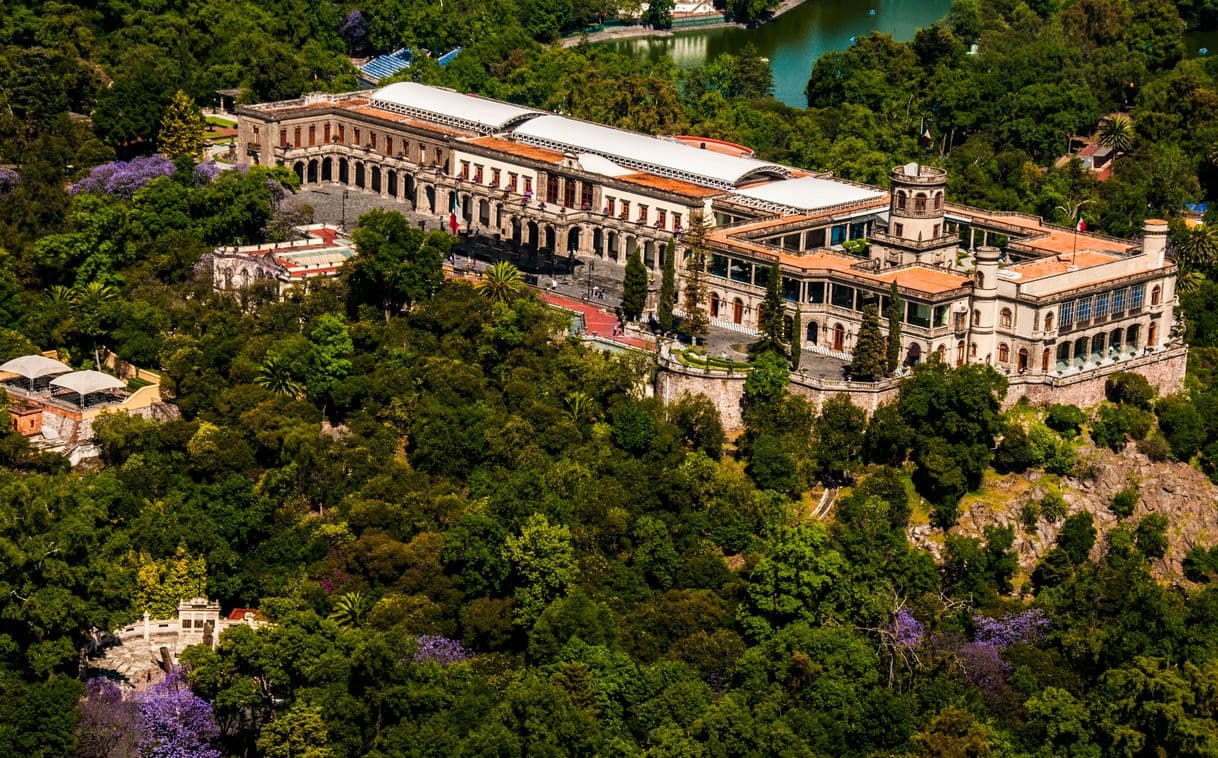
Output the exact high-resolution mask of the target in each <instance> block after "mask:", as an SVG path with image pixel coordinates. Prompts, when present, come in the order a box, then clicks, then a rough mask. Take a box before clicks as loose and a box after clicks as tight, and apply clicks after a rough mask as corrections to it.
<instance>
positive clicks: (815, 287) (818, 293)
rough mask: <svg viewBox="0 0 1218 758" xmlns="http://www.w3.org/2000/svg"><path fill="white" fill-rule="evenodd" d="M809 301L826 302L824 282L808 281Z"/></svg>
mask: <svg viewBox="0 0 1218 758" xmlns="http://www.w3.org/2000/svg"><path fill="white" fill-rule="evenodd" d="M808 302H809V303H823V302H825V283H824V282H808Z"/></svg>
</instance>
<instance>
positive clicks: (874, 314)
mask: <svg viewBox="0 0 1218 758" xmlns="http://www.w3.org/2000/svg"><path fill="white" fill-rule="evenodd" d="M887 365H888V361H887V355H886V354H885V350H884V335H883V334H881V333H880V309H879V308H878V307H876V304H875V303H868V304H867V306H866V307H864V308H863V325H862V326H861V327H859V336H858V339H856V340H855V342H854V354H853V356H852V359H851V361H850V378H851V379H854V380H856V381H860V382H874V381H875V380H877V379H880V378H882V377H883V376H884V374H885V373H886V372H885V371H884V368H885V366H887Z"/></svg>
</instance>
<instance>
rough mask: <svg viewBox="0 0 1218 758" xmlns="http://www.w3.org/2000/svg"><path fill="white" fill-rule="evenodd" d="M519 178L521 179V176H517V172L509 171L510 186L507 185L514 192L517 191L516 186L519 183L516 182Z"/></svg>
mask: <svg viewBox="0 0 1218 758" xmlns="http://www.w3.org/2000/svg"><path fill="white" fill-rule="evenodd" d="M518 179H519V177H517V176H516V175H515V174H513V173H511V172H509V173H508V186H507V188H508V189H509V190H511V191H512V192H515V191H516V187H517V186H518V185H517V184H516V181H517V180H518Z"/></svg>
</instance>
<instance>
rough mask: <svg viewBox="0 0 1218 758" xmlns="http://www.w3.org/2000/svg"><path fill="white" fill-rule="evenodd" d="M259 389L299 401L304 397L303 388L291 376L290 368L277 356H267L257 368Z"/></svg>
mask: <svg viewBox="0 0 1218 758" xmlns="http://www.w3.org/2000/svg"><path fill="white" fill-rule="evenodd" d="M256 381H257V383H258V386H259V387H263V388H265V389H268V390H270V391H271V392H273V393H275V394H276V395H287V396H288V397H291V398H295V399H297V400H299V399H300V398H302V397H304V394H305V386H304V384H302V383H301V382H300V381H299V380H298V379H297V378H296V377H295V376H293V374H292V367H291V366H290V365H289V364H288V362H287V361H285V360H283V359H282V358H280V357H279V356H277V355H268V356H267V357H266V360H264V361H263V362H262V365H261V366H259V367H258V378H257V380H256Z"/></svg>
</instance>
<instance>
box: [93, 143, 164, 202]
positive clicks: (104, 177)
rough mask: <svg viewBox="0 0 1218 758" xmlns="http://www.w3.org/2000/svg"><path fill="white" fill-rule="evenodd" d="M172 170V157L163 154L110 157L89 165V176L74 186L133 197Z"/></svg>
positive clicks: (106, 193) (126, 198)
mask: <svg viewBox="0 0 1218 758" xmlns="http://www.w3.org/2000/svg"><path fill="white" fill-rule="evenodd" d="M173 172H174V165H173V161H171V160H169V159H168V158H166V157H165V156H163V155H160V154H157V155H146V156H143V157H140V158H132V159H131V160H129V161H111V162H110V163H103V164H101V165H100V166H94V167H93V168H91V169H89V174H88V176H86V177H85V178H84V179H81V180H80V181H79V182H77V183H76V184H75V185H73V186H72V193H73V194H77V193H80V192H90V193H93V194H96V195H110V196H111V197H118V198H123V199H125V200H130V199H131V197H132V196H133V195H135V193H136V192H138V191H139V190H140V189H142V188H143V187H144V185H145V184H147V183H148V182H150V181H152V180H153V179H156V178H158V177H162V176H171V175H172V174H173Z"/></svg>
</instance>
